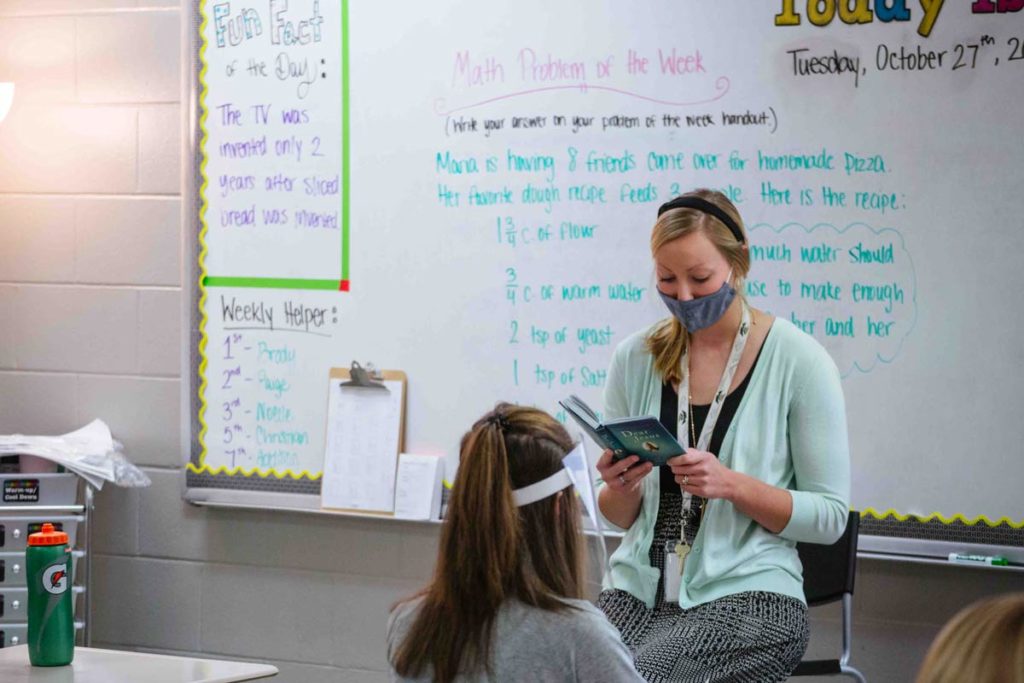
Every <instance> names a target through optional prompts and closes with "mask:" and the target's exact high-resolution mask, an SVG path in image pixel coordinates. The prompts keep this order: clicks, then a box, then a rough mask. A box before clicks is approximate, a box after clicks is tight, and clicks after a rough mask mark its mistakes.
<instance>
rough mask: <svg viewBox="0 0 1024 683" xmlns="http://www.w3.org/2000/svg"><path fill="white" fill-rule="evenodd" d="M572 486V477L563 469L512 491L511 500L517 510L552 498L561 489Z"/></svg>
mask: <svg viewBox="0 0 1024 683" xmlns="http://www.w3.org/2000/svg"><path fill="white" fill-rule="evenodd" d="M572 485H573V481H572V477H571V476H569V470H567V469H565V468H564V467H563V468H561V469H560V470H558V471H557V472H555V473H554V474H552V475H551V476H550V477H548V478H546V479H541V480H540V481H538V482H534V483H532V484H530V485H529V486H524V487H523V488H521V489H516V490H514V491H513V492H512V500H514V501H515V503H516V507H517V508H521V507H523V506H524V505H529V504H530V503H536V502H537V501H538V500H543V499H544V498H547V497H548V496H553V495H555V494H556V493H558V492H559V491H561V490H562V489H565V488H568V487H570V486H572Z"/></svg>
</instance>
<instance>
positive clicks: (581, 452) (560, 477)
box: [512, 439, 608, 572]
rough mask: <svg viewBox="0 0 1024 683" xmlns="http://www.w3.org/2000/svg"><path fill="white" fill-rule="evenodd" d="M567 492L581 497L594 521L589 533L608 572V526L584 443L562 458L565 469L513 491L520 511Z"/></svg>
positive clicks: (588, 514) (591, 519)
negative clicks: (598, 499) (598, 506)
mask: <svg viewBox="0 0 1024 683" xmlns="http://www.w3.org/2000/svg"><path fill="white" fill-rule="evenodd" d="M566 489H570V491H571V493H572V494H573V495H575V496H578V497H579V499H580V501H581V502H582V503H583V507H584V509H585V510H586V513H587V518H588V519H589V520H590V529H589V530H588V531H589V532H590V533H595V534H596V535H597V537H598V542H599V543H600V544H601V550H602V553H603V554H604V562H603V564H602V568H603V569H602V571H604V572H607V566H608V548H607V545H606V544H605V540H604V535H605V531H604V525H603V524H602V523H601V515H600V514H598V510H597V493H596V491H595V489H594V482H593V479H591V476H590V461H589V460H587V452H586V449H585V448H584V446H583V440H582V439H580V440H579V442H578V443H577V444H576V447H575V448H573V449H572V450H571V451H569V453H568V454H567V455H566V456H565V457H564V458H562V469H560V470H558V471H557V472H555V473H554V474H552V475H551V476H549V477H546V478H544V479H541V480H540V481H538V482H534V483H533V484H530V485H529V486H524V487H523V488H520V489H515V490H514V491H512V499H513V500H514V501H515V504H516V507H523V506H524V505H529V504H530V503H536V502H537V501H538V500H543V499H544V498H547V497H548V496H553V495H555V494H556V493H559V492H560V491H564V490H566Z"/></svg>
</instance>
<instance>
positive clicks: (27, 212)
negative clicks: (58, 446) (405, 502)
mask: <svg viewBox="0 0 1024 683" xmlns="http://www.w3.org/2000/svg"><path fill="white" fill-rule="evenodd" d="M186 7H187V5H186ZM183 21H188V14H187V12H184V13H183V12H182V10H181V8H180V7H179V6H178V4H177V3H173V2H171V1H170V0H164V1H163V2H161V0H149V1H147V0H139V1H138V2H130V1H129V0H0V81H6V80H12V81H15V82H16V83H17V94H16V98H15V105H14V108H13V110H12V112H11V114H10V116H9V117H8V118H7V120H6V121H4V122H3V123H2V124H0V432H2V433H9V432H22V433H38V434H55V433H61V432H64V431H69V430H71V429H74V428H76V427H79V426H81V425H83V424H85V423H86V422H88V421H89V420H91V419H92V418H94V417H101V418H103V419H104V420H106V421H107V423H108V424H110V426H111V427H112V429H113V430H114V432H115V434H116V436H117V437H118V438H119V439H120V440H122V441H123V442H124V444H125V446H126V448H127V452H128V454H129V455H130V456H131V458H132V459H133V460H134V461H135V462H136V463H137V464H139V465H141V466H142V467H143V468H144V470H145V471H146V473H147V474H148V475H149V476H150V477H151V478H152V480H153V486H152V488H149V489H146V490H141V491H126V490H120V489H116V488H114V487H107V488H106V489H105V490H104V491H103V492H102V493H101V494H100V495H99V498H98V501H97V522H98V528H97V533H96V535H95V547H94V548H93V550H94V552H95V562H94V570H95V583H94V586H93V590H94V593H93V600H94V603H93V604H94V612H93V614H92V615H91V626H92V629H93V638H94V645H96V646H100V647H114V648H129V649H140V650H150V651H157V652H169V653H187V654H205V655H209V656H215V657H226V658H237V659H256V660H261V661H270V662H273V663H275V664H276V665H277V666H279V667H280V668H281V671H282V675H281V676H280V677H279V679H278V680H283V681H301V682H303V683H317V682H320V681H324V682H326V681H354V682H355V681H358V682H366V681H383V680H386V675H385V674H384V669H385V662H384V644H383V628H384V621H385V618H386V612H387V608H388V606H389V605H390V604H391V603H392V602H393V601H395V600H396V599H398V598H399V597H401V596H403V595H406V594H408V593H410V592H411V591H413V590H414V589H415V588H417V587H418V586H419V585H420V584H421V583H422V581H423V580H424V579H425V578H426V577H427V576H428V575H429V573H430V571H431V568H432V565H433V558H434V554H435V552H436V540H437V532H438V529H437V527H434V526H423V525H417V524H410V523H394V522H392V523H386V522H370V521H363V520H353V519H338V518H324V517H318V516H310V515H294V514H282V513H271V512H243V511H223V510H220V511H218V510H206V509H197V508H194V507H190V506H188V505H186V504H185V503H183V502H182V501H181V498H180V485H181V477H182V468H181V464H182V462H184V455H183V449H184V445H183V444H182V442H181V437H180V424H181V420H182V417H183V416H182V415H181V409H180V392H181V382H180V378H181V367H180V358H181V355H182V354H181V346H180V339H181V330H180V322H179V320H180V306H181V297H182V287H181V286H182V283H181V281H180V272H181V259H182V253H181V246H180V244H181V239H182V228H181V210H182V208H181V199H180V176H181V171H182V160H181V139H180V130H181V125H180V122H181V103H180V92H181V87H180V83H181V77H182V76H181V69H182V64H183V62H184V61H185V60H184V58H183V55H182V50H181V45H182V39H181V30H182V22H183ZM1017 577H1019V575H1006V574H1003V575H993V574H992V573H990V572H984V571H982V570H975V569H966V568H951V567H923V566H919V565H904V564H899V565H897V564H886V563H878V562H865V563H862V567H861V572H860V575H859V578H858V580H859V586H858V595H857V610H856V624H855V646H856V647H855V652H854V657H853V661H854V663H856V664H858V665H859V666H860V667H861V668H862V669H863V671H864V672H865V673H867V674H868V675H869V678H870V679H871V680H873V681H906V680H910V679H911V678H912V676H913V672H914V671H915V670H916V667H917V664H918V662H919V661H920V658H921V656H922V654H923V652H924V650H925V648H926V647H927V645H928V643H929V642H930V640H931V638H932V637H933V636H934V634H935V633H936V631H937V630H938V627H939V625H940V624H941V623H943V622H944V621H945V620H946V619H947V618H948V617H949V616H950V615H951V614H952V613H953V612H954V611H955V610H956V609H958V608H959V607H961V606H962V605H964V604H966V603H967V602H969V601H970V600H973V599H975V598H977V597H980V596H982V595H986V594H992V593H998V592H1001V591H1007V590H1011V589H1015V588H1019V587H1020V585H1021V583H1020V580H1019V578H1017ZM936 596H941V599H936ZM814 623H815V636H814V641H813V643H812V651H813V652H815V653H824V652H825V651H827V650H828V648H829V646H830V645H833V644H834V645H835V646H838V612H836V611H835V610H824V611H823V612H822V614H821V615H819V616H818V617H816V618H815V622H814ZM805 680H807V679H805Z"/></svg>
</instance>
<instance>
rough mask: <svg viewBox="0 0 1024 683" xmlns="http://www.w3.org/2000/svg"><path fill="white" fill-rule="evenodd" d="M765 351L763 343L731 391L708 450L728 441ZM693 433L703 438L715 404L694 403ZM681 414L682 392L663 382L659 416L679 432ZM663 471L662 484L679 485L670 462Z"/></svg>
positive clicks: (669, 426) (712, 450)
mask: <svg viewBox="0 0 1024 683" xmlns="http://www.w3.org/2000/svg"><path fill="white" fill-rule="evenodd" d="M763 350H764V346H763V345H762V346H761V348H760V349H758V351H757V357H756V358H755V359H754V364H753V365H751V366H750V372H748V373H747V376H746V377H744V378H743V381H742V382H740V385H739V386H738V387H736V389H734V390H733V391H732V392H731V393H730V394H728V395H727V396H726V397H725V402H724V403H723V404H722V412H721V413H719V415H718V422H716V423H715V431H713V432H712V433H711V444H710V445H709V446H708V451H709V452H711V453H714V454H715V455H716V456H717V455H718V451H720V450H721V449H722V442H723V441H724V440H725V434H726V432H728V431H729V425H730V424H732V419H733V417H735V416H736V409H737V408H739V407H740V401H742V400H743V394H745V393H746V391H747V385H749V384H750V377H751V375H753V374H754V368H756V367H757V362H758V361H759V360H760V359H761V351H763ZM692 409H693V416H692V418H693V432H694V433H695V434H696V435H697V438H700V432H701V429H703V427H704V422H705V421H707V419H708V412H710V410H711V404H710V403H709V404H707V405H702V406H701V405H694V406H693V408H692ZM678 414H679V394H678V393H676V390H675V389H673V388H672V384H671V383H669V382H663V383H662V385H661V415H660V416H659V419H660V420H661V424H663V425H665V429H667V430H668V431H670V432H672V433H673V434H675V433H676V430H677V426H678V423H677V420H678ZM696 447H697V444H693V443H691V444H690V448H696ZM659 469H660V470H661V486H662V487H663V488H664V487H668V486H678V484H676V482H675V477H673V476H672V468H671V467H669V466H668V465H662V466H661V467H660V468H659Z"/></svg>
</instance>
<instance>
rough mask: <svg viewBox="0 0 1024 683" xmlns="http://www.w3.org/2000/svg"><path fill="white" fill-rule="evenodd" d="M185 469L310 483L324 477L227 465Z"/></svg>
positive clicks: (194, 471)
mask: <svg viewBox="0 0 1024 683" xmlns="http://www.w3.org/2000/svg"><path fill="white" fill-rule="evenodd" d="M185 467H186V469H187V470H188V471H189V472H192V473H194V474H226V475H228V476H235V475H238V474H241V475H244V476H246V477H252V476H258V477H262V478H263V479H266V478H268V477H274V478H275V479H286V478H288V479H309V480H310V481H317V480H319V479H320V478H321V477H322V476H323V473H322V472H321V473H320V474H311V473H310V472H309V471H308V470H302V471H301V472H299V473H298V474H296V473H295V472H292V471H291V470H285V471H284V472H279V471H277V470H260V469H257V468H255V467H253V468H252V469H251V470H246V469H242V468H241V467H236V468H235V469H233V470H232V469H228V467H227V466H226V465H221V466H220V467H218V468H217V469H213V468H212V467H210V466H209V465H203V466H202V467H196V466H195V465H193V464H192V463H189V464H188V465H186V466H185Z"/></svg>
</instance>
